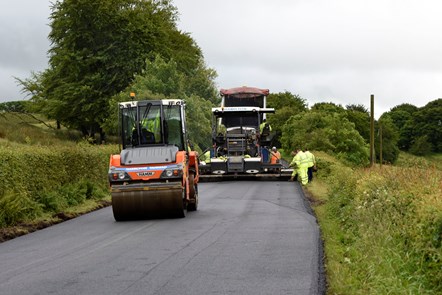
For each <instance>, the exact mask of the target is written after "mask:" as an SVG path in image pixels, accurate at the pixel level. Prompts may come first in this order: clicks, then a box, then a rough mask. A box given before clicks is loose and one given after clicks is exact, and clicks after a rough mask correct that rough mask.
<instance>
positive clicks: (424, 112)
mask: <svg viewBox="0 0 442 295" xmlns="http://www.w3.org/2000/svg"><path fill="white" fill-rule="evenodd" d="M413 115H414V116H413V120H414V127H415V130H416V132H415V138H416V139H418V138H421V137H423V138H424V139H425V140H426V141H428V143H429V144H430V145H431V151H433V152H436V153H440V152H442V98H439V99H437V100H434V101H431V102H429V103H428V104H426V105H425V106H424V107H422V108H420V109H419V110H418V111H417V112H415V113H414V114H413ZM421 141H423V139H421Z"/></svg>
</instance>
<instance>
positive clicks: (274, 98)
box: [267, 91, 307, 145]
mask: <svg viewBox="0 0 442 295" xmlns="http://www.w3.org/2000/svg"><path fill="white" fill-rule="evenodd" d="M267 101H268V103H267V106H268V107H270V108H275V113H274V114H271V115H269V116H268V118H267V120H268V123H269V124H270V125H271V126H272V130H273V131H275V133H276V136H275V138H274V139H273V143H274V145H280V143H279V139H280V136H281V134H282V129H283V126H284V124H285V123H286V122H287V120H288V119H289V118H290V117H291V116H293V115H296V114H299V113H302V112H304V111H306V110H307V103H306V101H305V99H303V98H301V97H300V96H299V95H297V94H292V93H290V92H288V91H286V92H280V93H271V94H269V95H268V97H267Z"/></svg>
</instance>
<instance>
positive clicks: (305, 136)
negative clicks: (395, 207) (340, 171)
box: [281, 108, 369, 166]
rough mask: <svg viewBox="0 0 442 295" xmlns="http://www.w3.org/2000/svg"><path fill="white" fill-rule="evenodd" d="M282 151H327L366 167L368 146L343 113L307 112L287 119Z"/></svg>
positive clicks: (326, 111) (328, 111)
mask: <svg viewBox="0 0 442 295" xmlns="http://www.w3.org/2000/svg"><path fill="white" fill-rule="evenodd" d="M281 142H282V144H283V148H284V149H287V150H292V149H294V148H297V147H298V148H304V147H306V146H308V148H309V149H310V150H320V151H325V152H331V153H334V154H336V155H337V156H338V157H340V158H342V159H345V160H347V161H349V162H351V163H353V164H355V165H360V166H364V165H367V164H368V156H369V151H368V145H367V144H366V143H365V142H364V139H363V138H362V137H361V135H360V134H359V133H358V132H357V131H356V129H355V127H354V124H353V123H351V122H350V121H349V120H348V119H347V118H346V116H345V113H341V112H338V113H336V112H334V113H333V112H330V110H329V109H328V108H327V110H325V111H324V110H318V109H316V110H313V111H312V110H310V111H306V112H304V113H301V114H298V115H295V116H292V117H290V119H289V120H288V121H287V122H286V124H285V125H284V127H283V135H282V138H281Z"/></svg>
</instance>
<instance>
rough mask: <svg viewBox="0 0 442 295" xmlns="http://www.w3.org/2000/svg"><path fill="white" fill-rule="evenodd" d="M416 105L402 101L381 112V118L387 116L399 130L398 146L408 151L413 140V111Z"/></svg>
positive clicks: (416, 108) (415, 109)
mask: <svg viewBox="0 0 442 295" xmlns="http://www.w3.org/2000/svg"><path fill="white" fill-rule="evenodd" d="M417 110H418V107H416V106H414V105H411V104H408V103H404V104H400V105H398V106H395V107H394V108H392V109H391V110H390V111H389V112H387V113H384V114H382V116H381V118H380V120H381V119H383V118H386V117H389V118H390V119H391V122H392V123H393V124H394V125H395V126H396V128H397V130H399V140H398V143H397V144H398V147H399V149H401V150H403V151H408V150H409V149H410V147H411V145H412V143H413V141H414V121H413V116H414V113H415V112H416V111H417Z"/></svg>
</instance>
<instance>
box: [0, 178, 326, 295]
mask: <svg viewBox="0 0 442 295" xmlns="http://www.w3.org/2000/svg"><path fill="white" fill-rule="evenodd" d="M199 199H200V203H199V208H198V211H196V212H189V213H188V214H187V217H186V218H182V219H156V220H139V221H126V222H115V221H114V218H113V215H112V209H111V207H107V208H104V209H101V210H98V211H95V212H92V213H89V214H86V215H83V216H80V217H78V218H75V219H72V220H69V221H66V222H64V223H61V224H57V225H55V226H52V227H49V228H46V229H43V230H40V231H37V232H34V233H31V234H28V235H25V236H21V237H18V238H16V239H13V240H10V241H7V242H4V243H1V244H0V266H1V267H0V294H4V295H6V294H75V295H77V294H169V295H170V294H180V295H183V294H254V295H257V294H323V293H324V286H323V285H324V284H323V282H324V277H323V276H324V274H323V271H322V270H323V266H322V253H321V252H322V251H321V243H320V240H321V239H320V233H319V227H318V225H317V223H316V219H315V217H314V216H313V215H312V214H311V210H309V208H308V205H306V202H305V199H304V196H303V194H302V190H301V189H300V187H299V184H298V183H296V182H295V183H292V182H286V181H279V182H278V181H236V182H231V181H229V182H216V183H215V182H210V183H200V185H199Z"/></svg>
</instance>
